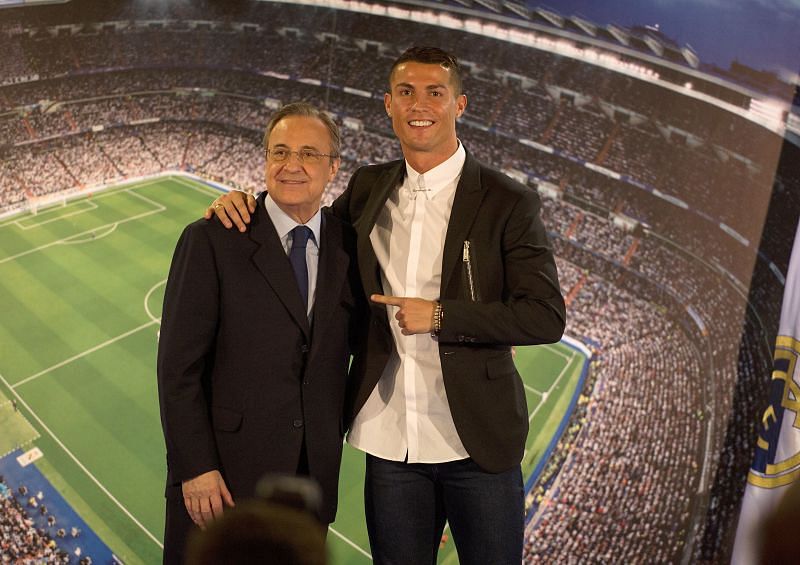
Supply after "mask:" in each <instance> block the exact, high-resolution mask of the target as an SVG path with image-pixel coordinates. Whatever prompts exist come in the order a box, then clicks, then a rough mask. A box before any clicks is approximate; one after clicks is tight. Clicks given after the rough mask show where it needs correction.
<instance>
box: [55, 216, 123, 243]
mask: <svg viewBox="0 0 800 565" xmlns="http://www.w3.org/2000/svg"><path fill="white" fill-rule="evenodd" d="M118 225H119V224H117V223H116V222H115V223H113V224H111V226H110V227H109V229H107V230H106V231H104V232H103V233H101V234H100V235H97V230H96V229H95V230H92V237H85V238H83V239H77V237H76V236H74V235H71V236H69V237H68V238H66V239H62V240H61V243H62V244H63V245H80V244H81V243H91V242H92V241H97V240H98V239H101V238H103V237H106V236H108V235H111V234H112V233H114V232H115V231H116V229H117V226H118Z"/></svg>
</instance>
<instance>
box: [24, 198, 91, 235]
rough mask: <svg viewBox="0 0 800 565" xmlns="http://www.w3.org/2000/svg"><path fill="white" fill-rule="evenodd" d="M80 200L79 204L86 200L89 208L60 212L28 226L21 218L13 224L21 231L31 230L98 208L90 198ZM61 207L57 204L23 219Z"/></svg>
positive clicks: (41, 214)
mask: <svg viewBox="0 0 800 565" xmlns="http://www.w3.org/2000/svg"><path fill="white" fill-rule="evenodd" d="M80 202H81V204H83V203H84V202H88V203H89V208H84V209H82V210H75V211H72V212H69V213H67V214H62V215H60V216H57V217H55V218H49V219H47V220H43V221H41V222H35V223H33V225H30V226H25V225H23V224H22V220H21V219H20V220H16V221H14V225H16V226H17V227H18V228H19V229H21V230H23V231H25V230H32V229H34V228H39V227H41V226H43V225H45V224H49V223H51V222H57V221H59V220H63V219H64V218H70V217H72V216H77V215H79V214H85V213H86V212H91V211H92V210H97V208H99V206H97V204H95V203H94V202H92V201H91V200H85V201H84V200H81V201H80ZM70 206H72V204H70ZM61 209H62V207H61V206H58V207H56V208H51V209H50V210H45V211H44V212H42V213H40V214H37V215H36V216H31V217H29V218H25V219H31V218H37V217H39V216H43V215H45V214H47V213H48V212H50V211H53V210H61Z"/></svg>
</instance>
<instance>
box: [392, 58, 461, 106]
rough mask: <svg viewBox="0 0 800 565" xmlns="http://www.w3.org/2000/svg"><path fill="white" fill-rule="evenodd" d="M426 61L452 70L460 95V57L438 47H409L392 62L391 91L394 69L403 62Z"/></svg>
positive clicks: (457, 93) (454, 83)
mask: <svg viewBox="0 0 800 565" xmlns="http://www.w3.org/2000/svg"><path fill="white" fill-rule="evenodd" d="M408 62H413V63H425V64H426V65H440V66H441V67H443V68H445V69H447V70H448V71H450V80H451V81H452V82H453V86H454V87H455V88H454V90H455V95H456V96H459V95H460V94H462V92H463V86H462V83H461V65H459V64H458V58H456V56H455V55H452V54H450V53H448V52H447V51H445V50H444V49H440V48H438V47H421V46H414V47H409V48H408V49H406V50H405V51H403V53H401V54H400V56H399V57H398V58H397V59H396V60H395V62H394V63H392V69H391V70H390V71H389V91H390V92H391V89H392V75H393V74H394V70H395V69H396V68H397V67H398V66H399V65H401V64H403V63H408Z"/></svg>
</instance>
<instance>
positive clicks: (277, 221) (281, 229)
mask: <svg viewBox="0 0 800 565" xmlns="http://www.w3.org/2000/svg"><path fill="white" fill-rule="evenodd" d="M264 207H265V208H266V209H267V214H269V219H270V220H272V225H274V226H275V231H277V232H278V237H279V238H281V241H285V240H286V236H287V235H289V232H290V231H292V230H293V229H294V228H296V227H297V226H300V225H305V226H308V227H309V228H311V232H312V233H313V234H314V243H316V244H317V247H319V241H320V239H319V232H320V226H321V225H322V212H321V211H320V210H317V213H316V214H314V215H313V216H312V217H311V219H310V220H308V222H306V223H305V224H298V223H297V222H295V221H294V220H293V219H292V218H291V217H290V216H289V214H287V213H286V212H284V211H283V210H281V208H280V206H278V204H277V203H276V202H275V201H274V200H273V199H272V198H271V197H270V195H269V194H267V195H266V196H265V197H264Z"/></svg>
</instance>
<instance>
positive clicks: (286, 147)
mask: <svg viewBox="0 0 800 565" xmlns="http://www.w3.org/2000/svg"><path fill="white" fill-rule="evenodd" d="M278 147H280V148H281V149H291V147H289V146H288V145H286V144H285V143H276V144H275V145H274V147H273V149H276V148H278ZM300 149H313V150H314V151H319V148H318V147H317V146H315V145H303V146H302V147H300ZM300 149H298V151H299V150H300ZM320 153H321V151H320Z"/></svg>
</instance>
